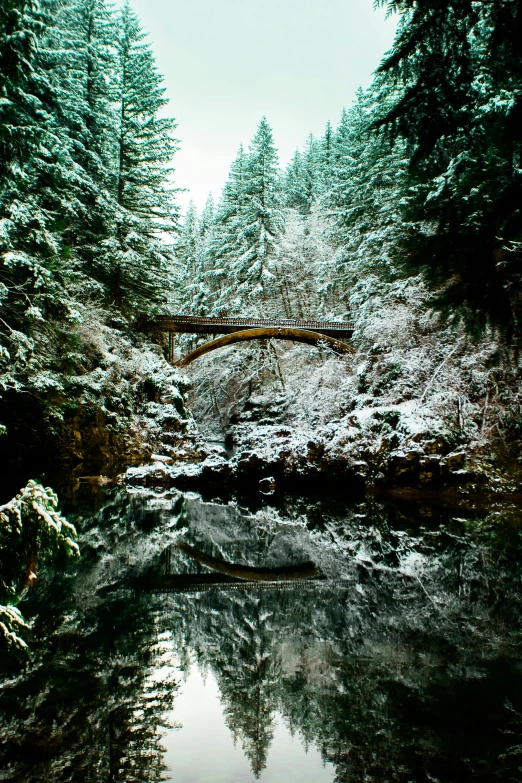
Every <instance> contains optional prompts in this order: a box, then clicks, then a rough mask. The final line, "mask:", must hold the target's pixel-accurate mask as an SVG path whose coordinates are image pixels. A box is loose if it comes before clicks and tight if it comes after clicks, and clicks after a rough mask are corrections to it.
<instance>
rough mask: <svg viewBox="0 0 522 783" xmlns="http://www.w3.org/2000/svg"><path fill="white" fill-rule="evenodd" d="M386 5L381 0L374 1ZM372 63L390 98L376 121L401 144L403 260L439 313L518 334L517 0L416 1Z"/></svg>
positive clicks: (521, 91) (521, 227) (521, 306)
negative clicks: (406, 187)
mask: <svg viewBox="0 0 522 783" xmlns="http://www.w3.org/2000/svg"><path fill="white" fill-rule="evenodd" d="M381 2H382V3H383V4H384V0H381ZM386 4H387V5H388V6H389V8H390V9H394V10H398V11H399V12H401V13H402V15H403V16H402V23H401V25H400V27H399V32H398V36H397V39H396V41H395V45H394V47H393V49H392V51H391V53H390V55H389V56H388V57H387V58H386V59H385V60H384V62H383V63H382V65H381V67H380V71H381V73H382V74H383V75H384V77H385V79H384V85H385V88H386V89H388V90H389V91H394V95H395V99H394V101H393V102H392V104H391V105H386V106H385V107H384V110H383V111H381V112H380V113H379V114H378V115H377V116H376V118H375V126H376V127H379V128H384V129H385V130H386V132H387V133H388V135H389V136H390V137H391V138H392V139H398V138H402V139H405V140H406V142H407V143H408V145H409V149H410V177H411V185H412V189H411V191H410V194H411V195H410V198H409V199H408V201H407V204H406V210H405V217H406V221H407V226H408V228H407V231H405V232H404V235H403V237H402V242H401V251H402V254H403V257H404V263H405V265H406V266H407V268H408V269H409V270H412V271H414V272H417V271H419V270H420V271H421V272H422V273H423V275H424V278H425V280H426V281H427V282H428V284H429V286H430V287H431V288H432V290H433V291H434V292H436V299H435V304H436V305H437V307H439V308H440V309H441V310H442V312H443V313H445V314H446V315H447V316H452V315H453V316H455V315H456V316H457V317H464V319H465V320H466V322H467V325H468V328H469V329H470V330H471V331H474V332H478V331H480V330H482V329H483V328H484V327H485V326H486V324H487V323H489V324H491V325H493V326H494V327H496V328H498V329H500V330H501V331H502V332H503V333H504V334H505V335H506V336H507V337H508V338H510V337H516V339H517V341H519V340H520V338H521V337H522V216H521V212H520V202H521V200H522V182H521V179H520V156H521V154H522V134H521V133H520V127H521V118H522V98H521V95H522V60H521V58H520V55H519V53H518V52H519V46H520V38H521V33H522V6H521V4H520V3H518V2H511V1H510V0H493V2H488V3H486V2H482V3H472V2H469V0H456V1H455V2H453V1H452V2H449V1H448V0H445V1H444V2H435V1H434V0H429V2H424V3H416V2H413V0H387V2H386Z"/></svg>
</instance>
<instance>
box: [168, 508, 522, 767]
mask: <svg viewBox="0 0 522 783" xmlns="http://www.w3.org/2000/svg"><path fill="white" fill-rule="evenodd" d="M363 510H364V509H361V508H360V507H359V508H358V509H357V513H356V514H353V515H352V516H350V514H349V513H348V514H346V515H345V516H344V517H340V516H337V517H336V516H335V515H325V516H324V518H323V521H322V525H321V526H316V528H315V529H314V540H315V544H316V546H317V553H316V556H315V557H314V555H313V554H312V553H311V552H310V549H309V548H307V547H309V545H310V542H309V543H308V544H306V545H305V544H303V537H304V538H306V535H307V532H306V528H300V530H301V532H299V530H297V529H296V530H294V535H295V536H296V537H299V536H300V537H301V540H300V541H298V544H297V546H296V547H295V551H297V550H299V552H300V556H302V552H303V551H306V552H308V554H309V555H310V556H311V557H312V559H315V561H316V562H318V561H319V562H320V561H321V557H322V558H323V563H324V564H325V565H324V567H325V569H327V568H328V567H329V563H330V561H329V560H328V556H326V555H324V551H325V550H327V549H328V550H329V551H330V552H331V551H332V550H333V551H334V552H335V557H336V558H337V562H336V563H335V564H334V572H335V573H336V574H338V573H341V575H343V576H345V577H346V578H347V579H350V580H352V581H350V582H348V583H345V584H344V585H338V584H332V583H326V584H318V585H317V586H316V587H315V588H314V589H311V588H309V587H308V588H305V587H302V588H296V589H292V590H284V589H275V590H272V591H267V590H265V591H260V590H258V589H257V588H256V589H254V590H253V591H249V590H247V589H245V590H243V591H237V592H228V593H227V592H225V591H213V592H210V591H209V592H203V593H201V594H200V595H199V596H192V595H191V596H176V597H173V598H171V606H172V611H174V612H175V613H179V614H183V615H184V616H185V620H184V623H185V628H187V629H190V633H189V635H188V636H186V635H185V634H184V633H180V634H176V644H177V645H178V646H179V647H180V648H185V649H186V648H187V647H190V648H191V649H193V650H195V651H196V657H197V660H198V661H199V663H200V665H202V666H204V667H210V668H211V669H212V670H213V672H214V673H215V676H216V678H217V681H218V683H219V687H220V690H221V694H222V700H223V705H224V710H225V716H226V720H227V723H228V725H229V728H230V729H231V731H232V733H233V734H234V736H235V737H239V738H240V739H241V741H242V743H243V746H244V748H245V752H246V753H247V755H248V756H249V758H250V761H251V764H252V769H253V771H254V773H255V774H256V775H258V774H259V773H260V771H261V770H262V768H263V765H264V764H265V763H266V755H267V750H268V746H269V743H270V741H271V736H272V727H273V719H274V713H275V712H276V711H279V712H281V713H282V715H283V717H284V719H285V720H286V722H287V724H288V726H289V728H290V730H291V731H293V732H299V733H300V735H301V737H302V739H303V741H304V742H305V743H308V744H311V743H313V744H316V745H317V746H318V747H319V749H320V750H321V752H322V754H323V757H324V758H325V760H329V761H331V762H333V763H334V765H335V769H336V780H337V781H339V783H340V782H341V781H342V782H343V783H355V781H360V780H367V781H376V782H379V783H384V781H389V780H397V781H401V782H404V783H405V782H406V781H408V780H415V781H417V780H418V781H421V780H429V779H437V780H440V781H441V782H442V781H447V782H448V783H449V782H450V781H455V780H459V781H468V780H469V781H471V780H479V781H484V783H485V781H488V782H489V781H504V780H511V779H512V780H516V779H517V774H518V772H517V770H518V762H517V759H516V757H515V756H509V754H508V755H507V756H505V757H503V758H499V757H500V756H501V755H502V754H503V753H504V752H505V751H506V750H507V749H508V748H509V746H510V744H516V742H517V738H516V737H515V738H514V741H513V742H511V740H510V739H509V735H506V734H505V733H503V732H504V731H505V730H506V729H509V728H510V726H511V722H510V721H511V717H512V715H513V713H510V711H509V710H507V709H506V708H505V701H506V700H509V701H510V702H512V703H514V704H515V705H520V704H522V677H521V676H520V674H519V673H518V669H517V666H518V663H517V659H518V656H519V653H520V637H519V630H518V628H519V625H520V619H521V614H522V613H521V603H520V597H521V596H520V594H519V583H520V576H519V574H520V573H521V570H520V566H521V564H522V556H521V554H522V547H521V542H520V534H519V532H518V530H519V525H518V523H517V524H515V525H513V524H512V523H510V522H508V521H505V525H504V526H503V527H504V529H503V530H502V531H501V529H500V528H501V526H500V525H499V520H497V521H496V522H495V524H490V523H488V522H487V521H486V522H483V523H479V522H478V521H474V522H473V523H472V524H468V523H466V522H462V521H459V520H456V521H453V522H451V521H450V520H447V519H445V520H444V519H443V520H442V522H443V525H442V526H441V527H440V528H439V527H438V526H437V527H435V528H434V529H431V530H430V529H422V528H420V529H419V524H418V521H416V520H409V519H406V520H403V521H404V525H403V526H404V527H408V528H410V531H411V530H415V529H416V530H417V533H413V532H406V531H404V530H401V529H400V526H399V525H392V524H391V523H390V516H389V515H388V514H387V513H386V509H384V508H383V507H382V506H381V505H379V504H374V503H372V504H371V505H370V504H369V505H368V506H366V511H367V514H366V515H364V514H363V513H361V512H362V511H363ZM276 518H277V513H276V512H275V511H274V516H273V519H272V524H271V527H270V546H269V549H266V551H268V559H270V557H271V558H272V560H273V559H274V558H276V557H277V555H278V554H281V553H282V552H283V551H286V549H287V548H286V544H282V543H281V542H278V535H279V532H278V530H277V525H276V524H274V519H276ZM282 522H283V523H285V520H284V519H282ZM223 524H225V522H223ZM251 524H252V521H251V518H247V519H246V521H245V526H244V527H243V532H244V531H245V530H246V529H249V525H251ZM283 533H284V536H285V537H286V543H287V542H288V535H289V532H288V524H287V523H286V527H285V529H284V531H283ZM189 535H192V536H193V538H192V539H191V541H193V542H194V543H195V544H197V546H198V547H199V548H202V547H203V546H204V542H203V541H202V540H201V539H200V540H198V538H197V529H196V530H192V529H190V528H189ZM263 535H264V534H263V532H262V531H261V532H260V531H259V528H258V529H257V530H253V529H252V539H251V541H250V546H249V545H248V541H247V540H246V537H245V538H244V539H243V540H240V538H239V537H238V538H234V539H233V540H231V541H230V542H229V543H227V542H226V540H225V539H226V536H224V535H220V532H219V529H217V528H215V529H214V531H213V540H212V542H210V543H209V542H207V548H208V553H209V554H212V555H215V556H218V555H219V556H222V557H224V558H227V559H230V560H234V561H236V562H238V561H239V562H244V563H249V564H259V562H260V561H259V557H260V552H261V551H262V547H260V544H259V541H260V538H263ZM263 540H267V537H265V539H263ZM332 541H333V542H334V543H333V545H332ZM265 557H266V555H265ZM341 561H342V562H341ZM265 562H266V560H265ZM176 567H177V568H181V569H190V563H189V562H188V561H187V560H186V559H184V557H183V555H180V556H179V561H178V563H177V565H176V564H174V568H176ZM174 607H175V608H174ZM172 627H174V626H172ZM261 723H262V724H263V725H262V726H261V725H260V724H261Z"/></svg>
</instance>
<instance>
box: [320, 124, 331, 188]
mask: <svg viewBox="0 0 522 783" xmlns="http://www.w3.org/2000/svg"><path fill="white" fill-rule="evenodd" d="M333 155H334V132H333V129H332V124H331V122H330V120H328V122H327V123H326V128H325V131H324V136H323V137H322V139H321V140H320V142H319V149H318V152H317V159H318V169H319V177H320V182H321V192H322V193H325V192H328V190H329V189H330V186H331V183H332V166H333Z"/></svg>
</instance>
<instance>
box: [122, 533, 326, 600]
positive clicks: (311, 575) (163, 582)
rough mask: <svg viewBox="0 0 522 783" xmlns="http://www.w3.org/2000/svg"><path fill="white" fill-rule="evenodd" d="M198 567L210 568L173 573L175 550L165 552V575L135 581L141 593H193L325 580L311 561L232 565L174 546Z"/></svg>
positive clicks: (199, 552) (297, 584) (153, 574)
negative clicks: (265, 564) (284, 564)
mask: <svg viewBox="0 0 522 783" xmlns="http://www.w3.org/2000/svg"><path fill="white" fill-rule="evenodd" d="M175 549H177V550H179V551H180V552H182V553H183V554H185V555H188V556H189V557H190V558H191V559H192V560H194V561H195V562H196V563H198V565H203V566H205V567H206V568H209V569H211V572H210V573H208V572H204V573H200V572H199V573H182V574H180V573H174V574H173V573H171V565H172V547H171V546H170V547H168V548H167V549H166V550H165V553H164V563H165V573H163V574H158V573H151V574H149V575H146V576H142V577H140V578H138V579H137V580H136V581H135V586H136V587H137V588H138V590H141V591H143V592H147V593H190V592H199V591H200V590H237V589H239V590H248V589H252V588H255V589H256V590H258V589H259V588H264V589H273V588H279V589H280V588H281V587H283V588H288V587H302V586H303V584H306V583H310V582H313V583H314V584H315V583H316V582H317V581H318V580H325V579H326V577H325V575H324V574H322V573H321V571H320V569H319V568H317V566H316V565H315V564H314V563H313V562H312V561H306V562H304V563H298V564H296V565H287V566H278V567H275V568H265V567H253V566H249V565H243V564H239V563H230V562H228V561H226V560H222V559H220V558H217V557H213V556H212V555H207V554H205V553H204V552H201V551H200V550H198V549H195V548H194V547H192V546H190V545H189V544H186V543H179V544H177V545H176V546H175Z"/></svg>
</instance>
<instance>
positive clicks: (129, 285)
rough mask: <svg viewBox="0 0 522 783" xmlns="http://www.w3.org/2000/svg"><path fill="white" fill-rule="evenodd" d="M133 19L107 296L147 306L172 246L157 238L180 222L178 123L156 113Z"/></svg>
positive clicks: (149, 68)
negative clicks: (173, 178)
mask: <svg viewBox="0 0 522 783" xmlns="http://www.w3.org/2000/svg"><path fill="white" fill-rule="evenodd" d="M144 38H145V35H144V33H143V32H142V31H141V28H140V25H139V23H138V20H137V17H136V16H135V14H134V13H133V12H132V11H131V10H130V7H129V5H128V4H126V5H125V6H124V8H123V9H122V12H121V17H120V25H119V33H118V40H117V57H118V74H117V75H118V115H119V121H118V137H117V160H116V165H115V191H114V198H115V202H116V205H117V211H116V217H115V228H114V235H113V237H111V238H110V239H109V240H107V242H106V243H105V245H106V248H105V249H106V255H105V259H106V263H107V267H108V270H109V271H110V275H111V282H112V285H111V288H112V298H113V301H114V303H115V304H116V305H117V306H122V307H124V308H125V309H130V310H131V311H132V310H134V309H135V308H136V307H137V306H140V307H143V308H145V309H148V308H150V307H152V306H153V305H154V304H156V303H160V302H161V301H162V299H163V298H164V292H165V290H166V288H167V286H168V284H169V276H170V274H171V271H172V269H171V266H172V262H173V256H172V251H171V249H170V248H169V246H168V245H167V244H166V243H165V242H164V241H163V240H162V234H165V233H166V234H169V233H171V232H172V231H173V230H176V227H177V208H176V206H175V204H174V194H175V191H174V189H173V188H172V186H171V185H170V182H169V175H170V169H169V168H168V165H169V164H170V162H171V159H172V155H173V153H174V151H175V150H176V149H177V145H176V141H175V140H174V139H173V137H172V133H173V130H174V128H175V127H176V126H175V123H174V121H173V120H172V119H167V118H161V117H159V116H158V115H159V112H160V110H161V109H162V108H163V106H165V105H166V103H167V99H166V98H165V97H164V92H165V89H164V88H163V87H162V85H161V83H162V77H161V76H160V75H159V74H158V72H157V69H156V66H155V64H154V58H153V55H152V51H151V48H150V45H149V44H147V43H144V40H143V39H144Z"/></svg>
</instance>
